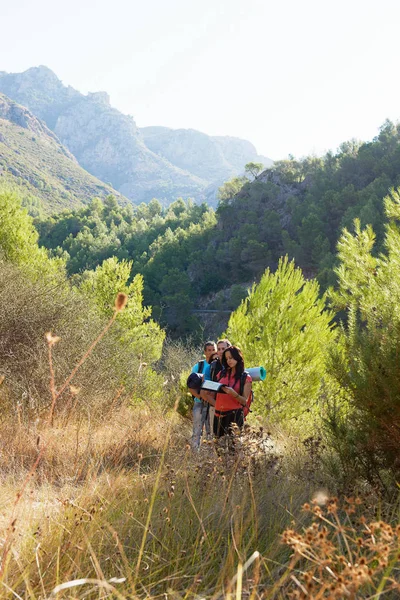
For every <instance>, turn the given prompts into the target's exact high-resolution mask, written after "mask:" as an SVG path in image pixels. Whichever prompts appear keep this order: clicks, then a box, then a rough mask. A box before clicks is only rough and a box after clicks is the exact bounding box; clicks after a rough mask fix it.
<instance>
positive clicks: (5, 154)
mask: <svg viewBox="0 0 400 600" xmlns="http://www.w3.org/2000/svg"><path fill="white" fill-rule="evenodd" d="M0 175H1V177H0V181H1V180H3V181H7V182H10V183H13V184H15V185H17V187H19V188H21V189H22V190H23V195H24V197H25V198H27V197H28V199H29V198H30V199H31V200H34V199H39V200H41V201H42V204H43V207H44V209H45V210H46V211H49V212H54V211H59V210H61V209H63V208H66V207H70V206H76V207H78V206H80V205H82V203H84V202H88V201H89V200H90V199H91V198H93V197H95V196H98V197H104V196H108V195H109V194H114V195H119V193H118V192H115V190H113V189H112V188H111V187H110V186H108V185H106V184H104V183H103V182H102V181H99V180H98V179H96V178H95V177H93V175H90V174H89V173H87V172H86V171H85V170H84V169H82V167H80V166H79V164H78V162H77V160H76V159H75V158H74V156H73V155H72V154H71V153H70V152H69V151H68V150H67V149H66V148H65V147H64V146H63V145H62V144H61V143H60V141H59V139H58V138H57V136H56V135H55V134H54V133H53V132H52V131H51V130H50V129H49V128H48V127H47V126H46V125H45V123H44V122H43V121H41V120H40V119H38V118H37V117H36V116H34V115H33V114H32V113H31V112H30V111H29V110H28V109H27V108H25V107H24V106H21V105H19V104H17V103H16V102H14V101H13V100H10V99H9V98H7V96H4V95H3V94H0Z"/></svg>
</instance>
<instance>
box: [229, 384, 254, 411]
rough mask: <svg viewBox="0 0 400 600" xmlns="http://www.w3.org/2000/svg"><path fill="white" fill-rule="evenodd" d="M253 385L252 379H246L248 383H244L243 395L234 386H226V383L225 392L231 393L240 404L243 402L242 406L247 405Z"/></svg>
mask: <svg viewBox="0 0 400 600" xmlns="http://www.w3.org/2000/svg"><path fill="white" fill-rule="evenodd" d="M251 385H252V382H251V381H246V383H245V384H244V388H243V396H241V395H240V394H239V392H237V391H236V390H234V389H233V388H231V387H228V386H225V385H224V392H225V394H229V395H230V396H232V397H233V398H235V400H237V401H238V402H239V404H241V405H242V406H246V402H247V398H248V397H249V394H250V392H251Z"/></svg>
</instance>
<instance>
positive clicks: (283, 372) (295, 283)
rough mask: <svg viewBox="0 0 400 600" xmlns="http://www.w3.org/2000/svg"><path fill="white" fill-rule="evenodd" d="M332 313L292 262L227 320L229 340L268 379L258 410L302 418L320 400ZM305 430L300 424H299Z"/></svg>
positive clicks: (282, 264) (267, 274) (272, 275)
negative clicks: (262, 367) (266, 374)
mask: <svg viewBox="0 0 400 600" xmlns="http://www.w3.org/2000/svg"><path fill="white" fill-rule="evenodd" d="M332 316H333V315H332V313H329V312H328V311H327V310H326V307H325V302H324V299H323V298H320V297H319V286H318V284H317V282H316V281H305V279H304V277H303V274H302V272H301V270H300V269H298V268H297V269H296V268H295V266H294V264H293V262H291V263H289V262H288V260H287V258H285V259H282V260H281V261H280V263H279V265H278V268H277V270H276V271H275V273H270V271H269V269H267V270H266V272H265V273H264V275H263V276H262V277H261V280H260V282H259V283H258V284H257V285H254V286H253V288H252V290H251V291H250V292H249V295H248V297H247V298H245V300H243V301H242V303H241V304H240V306H239V308H238V309H237V310H236V311H235V312H234V313H232V315H231V318H230V319H229V323H228V329H227V337H228V339H229V340H231V341H232V343H236V344H238V345H239V346H240V347H241V348H242V350H243V352H244V355H245V357H246V363H247V364H248V365H263V366H264V367H265V368H266V370H267V373H268V378H267V381H266V382H265V384H263V385H262V386H260V387H261V388H262V395H263V396H262V398H263V401H262V404H261V407H260V408H259V410H261V411H265V412H266V413H267V414H271V412H272V414H274V416H275V418H277V416H278V415H281V417H282V416H283V417H284V419H286V420H287V419H288V418H293V417H296V418H299V416H300V415H306V417H307V420H308V421H310V415H309V413H310V407H314V408H315V404H316V403H317V402H318V399H319V398H320V397H321V386H322V385H323V383H324V375H325V377H326V361H327V356H328V352H329V348H330V347H331V346H332V344H333V343H334V340H335V334H334V332H333V331H332V328H331V320H332ZM303 427H304V423H303Z"/></svg>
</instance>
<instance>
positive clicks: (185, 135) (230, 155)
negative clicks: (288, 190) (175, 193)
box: [140, 127, 273, 183]
mask: <svg viewBox="0 0 400 600" xmlns="http://www.w3.org/2000/svg"><path fill="white" fill-rule="evenodd" d="M140 133H141V134H142V136H143V139H144V141H145V143H146V146H147V147H148V148H150V150H152V151H153V152H155V153H156V154H159V155H160V156H163V157H164V158H166V159H167V160H169V161H170V162H171V163H173V164H174V165H177V166H178V167H180V168H181V169H185V170H186V171H189V172H190V173H192V174H193V175H197V177H200V178H202V179H204V180H206V181H208V182H210V183H211V182H221V183H223V182H224V181H226V180H227V179H230V178H231V177H234V176H235V175H237V174H238V173H240V172H242V171H243V170H244V165H245V164H246V163H248V162H250V161H254V162H261V163H262V164H263V165H264V167H269V166H271V165H272V163H273V161H272V160H271V159H269V158H266V157H265V156H259V155H258V154H257V151H256V149H255V147H254V146H253V144H251V143H250V142H247V141H246V140H241V139H239V138H235V137H211V136H209V135H206V134H205V133H201V132H200V131H196V130H195V129H169V128H168V127H142V128H140Z"/></svg>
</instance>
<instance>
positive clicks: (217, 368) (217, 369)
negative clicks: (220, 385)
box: [210, 360, 222, 381]
mask: <svg viewBox="0 0 400 600" xmlns="http://www.w3.org/2000/svg"><path fill="white" fill-rule="evenodd" d="M221 371H222V365H221V363H220V362H219V360H213V361H212V363H211V365H210V379H211V381H217V375H218V373H221Z"/></svg>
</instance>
